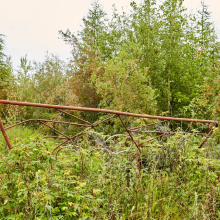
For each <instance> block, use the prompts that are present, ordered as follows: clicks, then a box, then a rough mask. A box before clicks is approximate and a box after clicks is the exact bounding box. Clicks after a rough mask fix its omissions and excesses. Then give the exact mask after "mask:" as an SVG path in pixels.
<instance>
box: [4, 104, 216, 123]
mask: <svg viewBox="0 0 220 220" xmlns="http://www.w3.org/2000/svg"><path fill="white" fill-rule="evenodd" d="M0 103H2V104H10V105H22V106H33V107H43V108H54V109H69V110H78V111H91V112H103V113H109V114H116V115H126V116H132V117H140V118H152V119H160V120H168V121H170V120H173V121H186V122H201V123H208V124H211V123H214V124H216V125H218V123H217V122H216V121H212V120H202V119H188V118H173V117H164V116H154V115H146V114H134V113H129V112H120V111H113V110H106V109H97V108H84V107H75V106H62V105H48V104H39V103H30V102H17V101H9V100H0Z"/></svg>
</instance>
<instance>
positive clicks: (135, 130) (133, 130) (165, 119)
mask: <svg viewBox="0 0 220 220" xmlns="http://www.w3.org/2000/svg"><path fill="white" fill-rule="evenodd" d="M0 103H2V104H8V105H20V106H30V107H43V108H52V109H55V110H57V111H58V112H60V113H63V114H66V115H68V116H70V117H73V118H75V119H77V120H80V121H81V122H84V123H85V124H78V123H72V122H64V121H54V120H46V119H29V120H25V121H22V122H19V123H17V124H14V125H11V126H9V127H7V128H4V126H3V123H2V121H1V118H0V129H1V131H2V133H3V136H4V138H5V141H6V143H7V145H8V147H9V149H11V148H12V146H11V143H10V140H9V138H8V136H7V133H6V130H7V129H10V128H13V127H15V126H18V125H21V124H24V123H26V122H29V121H38V122H40V123H41V124H42V125H43V126H46V127H48V128H50V129H51V130H53V131H54V132H56V133H58V134H60V135H62V137H57V136H45V137H43V138H58V139H65V141H64V142H62V143H61V144H59V145H58V146H56V147H55V148H54V149H53V151H52V154H53V153H54V152H55V151H57V153H58V152H59V151H60V150H61V149H64V148H65V147H62V148H60V147H61V146H63V145H65V144H67V143H68V142H69V141H74V143H75V141H76V140H77V138H78V137H79V136H80V135H82V134H84V133H85V132H88V131H89V130H91V129H92V128H94V127H96V126H98V125H100V124H102V123H104V122H106V121H108V120H110V119H112V118H113V117H115V116H117V117H118V118H119V120H120V121H121V124H122V125H123V127H124V128H125V130H126V132H127V133H128V135H129V137H130V139H131V141H132V142H133V143H134V144H135V145H136V147H137V149H138V151H139V152H141V150H140V148H139V147H140V146H143V144H145V143H148V142H150V141H153V140H155V139H157V138H159V137H162V136H164V135H170V134H177V133H181V134H194V135H205V136H206V138H205V139H204V140H203V141H202V143H201V144H200V145H199V147H202V146H203V145H204V144H205V142H206V141H207V139H208V138H209V137H210V136H211V134H212V133H213V128H212V126H210V124H213V125H214V126H216V127H217V126H218V123H217V121H213V120H202V119H188V118H174V117H164V116H154V115H146V114H134V113H129V112H121V111H114V110H106V109H97V108H84V107H75V106H61V105H48V104H40V103H30V102H17V101H9V100H0ZM61 109H62V110H61ZM64 109H65V110H74V111H90V112H101V113H106V114H111V116H109V117H107V118H106V119H103V120H102V121H100V122H97V123H96V124H92V123H90V122H88V121H86V120H84V119H82V118H79V117H77V116H75V115H72V114H70V113H68V112H65V111H63V110H64ZM122 116H128V117H138V118H149V119H157V120H163V121H159V122H155V123H151V124H147V125H143V126H139V127H133V128H129V129H128V128H127V126H126V124H125V122H124V121H123V119H122ZM169 121H181V122H196V123H207V124H209V126H208V128H209V129H210V131H209V133H208V134H206V133H189V132H171V131H162V132H161V131H142V130H139V129H141V128H144V127H148V126H152V125H156V124H159V123H165V122H169ZM46 122H49V123H61V124H62V123H63V124H68V125H75V126H83V127H87V128H86V129H85V130H84V131H81V132H79V133H77V134H75V135H74V136H72V137H69V136H67V135H65V134H64V133H62V132H60V131H58V130H57V129H55V128H53V127H51V126H50V125H48V124H47V123H46ZM132 133H136V134H138V133H158V134H161V135H158V136H156V137H154V138H151V139H149V140H147V141H146V142H143V143H138V142H137V141H136V140H135V139H134V136H133V135H132ZM43 138H42V139H43Z"/></svg>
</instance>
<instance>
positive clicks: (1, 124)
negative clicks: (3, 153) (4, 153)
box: [0, 116, 12, 149]
mask: <svg viewBox="0 0 220 220" xmlns="http://www.w3.org/2000/svg"><path fill="white" fill-rule="evenodd" d="M0 129H1V132H2V134H3V136H4V138H5V141H6V143H7V145H8V148H9V149H12V146H11V143H10V140H9V138H8V135H7V133H6V131H5V128H4V125H3V123H2V119H1V116H0Z"/></svg>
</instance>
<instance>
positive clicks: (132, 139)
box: [118, 115, 141, 153]
mask: <svg viewBox="0 0 220 220" xmlns="http://www.w3.org/2000/svg"><path fill="white" fill-rule="evenodd" d="M118 117H119V119H120V121H121V123H122V124H123V126H124V128H125V129H126V131H127V132H128V134H129V136H130V138H131V141H132V142H133V143H134V144H135V145H136V147H137V149H138V151H139V153H141V150H140V148H139V146H138V144H137V143H136V142H135V140H134V138H133V136H132V134H131V132H130V131H129V130H128V129H127V127H126V125H125V123H124V122H123V120H122V118H121V116H120V115H118Z"/></svg>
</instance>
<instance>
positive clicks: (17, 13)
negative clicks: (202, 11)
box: [0, 0, 220, 69]
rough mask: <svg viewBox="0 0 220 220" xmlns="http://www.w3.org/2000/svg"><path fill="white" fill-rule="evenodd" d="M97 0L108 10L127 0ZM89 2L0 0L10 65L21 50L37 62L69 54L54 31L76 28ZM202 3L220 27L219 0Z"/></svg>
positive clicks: (190, 3) (188, 1)
mask: <svg viewBox="0 0 220 220" xmlns="http://www.w3.org/2000/svg"><path fill="white" fill-rule="evenodd" d="M141 1H143V0H136V1H135V2H137V3H140V2H141ZM99 2H100V3H101V4H102V5H103V6H104V10H105V11H106V12H107V13H108V14H110V13H111V8H112V5H113V4H114V3H115V4H116V7H117V8H118V9H119V10H120V9H121V7H122V6H123V7H124V8H125V9H126V7H129V4H130V2H131V0H118V1H115V0H99ZM200 2H201V0H185V2H184V5H185V6H186V7H187V8H188V9H189V10H191V9H193V8H194V9H195V8H198V7H199V6H200ZM91 3H92V0H0V5H1V13H0V34H4V35H5V36H6V37H5V38H4V39H5V51H4V52H5V54H6V55H10V56H11V57H12V61H13V66H14V68H16V67H17V66H18V65H19V62H20V57H22V56H25V54H27V56H28V58H29V59H30V60H35V61H38V62H39V61H43V60H44V57H45V53H46V52H47V51H48V52H49V53H53V54H57V55H59V57H60V58H61V59H63V60H66V59H67V58H69V57H70V56H71V55H70V46H69V45H66V44H65V43H64V42H63V40H62V39H58V38H59V34H58V31H59V30H63V31H65V30H66V29H70V31H72V32H77V30H79V28H80V25H81V24H82V18H83V16H85V15H86V14H87V12H88V8H89V7H90V6H91ZM205 3H206V4H208V5H209V11H210V12H212V20H213V21H214V22H215V25H216V27H217V28H218V29H220V13H219V8H220V0H206V1H205ZM16 69H17V68H16Z"/></svg>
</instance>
